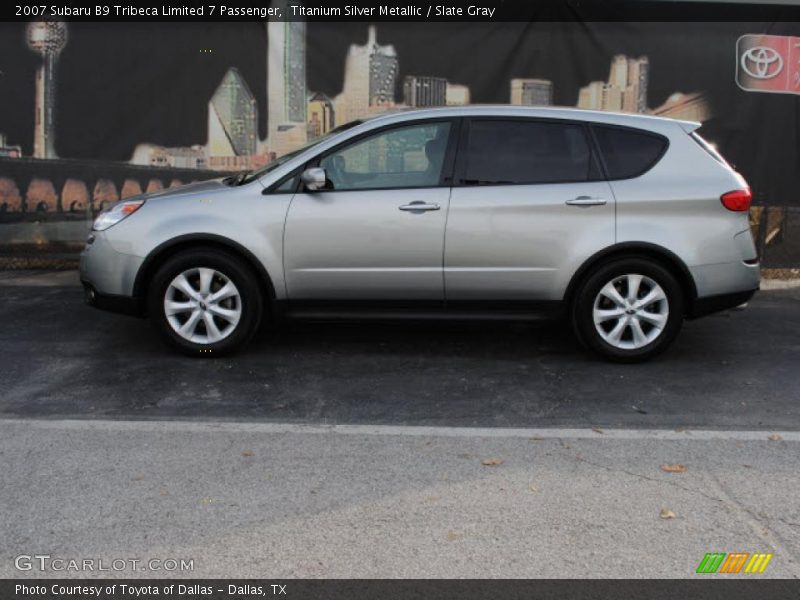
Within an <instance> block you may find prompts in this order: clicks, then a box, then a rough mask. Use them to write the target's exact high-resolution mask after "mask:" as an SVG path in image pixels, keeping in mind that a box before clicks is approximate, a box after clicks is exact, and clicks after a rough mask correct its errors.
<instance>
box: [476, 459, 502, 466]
mask: <svg viewBox="0 0 800 600" xmlns="http://www.w3.org/2000/svg"><path fill="white" fill-rule="evenodd" d="M481 464H482V465H483V466H484V467H496V466H498V465H502V464H503V459H502V458H484V459H483V460H482V461H481Z"/></svg>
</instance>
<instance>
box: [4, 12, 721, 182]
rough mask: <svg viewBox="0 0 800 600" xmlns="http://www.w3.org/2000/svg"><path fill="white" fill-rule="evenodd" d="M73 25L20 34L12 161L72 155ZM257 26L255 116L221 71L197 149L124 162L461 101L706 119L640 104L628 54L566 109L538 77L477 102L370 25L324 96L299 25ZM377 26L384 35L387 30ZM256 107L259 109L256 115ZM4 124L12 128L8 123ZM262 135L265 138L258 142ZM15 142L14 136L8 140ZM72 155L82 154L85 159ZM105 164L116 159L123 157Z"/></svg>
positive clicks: (278, 142)
mask: <svg viewBox="0 0 800 600" xmlns="http://www.w3.org/2000/svg"><path fill="white" fill-rule="evenodd" d="M74 25H75V24H70V25H67V24H65V23H58V24H56V23H48V24H47V25H46V26H45V25H44V24H41V23H38V24H37V23H34V24H32V25H31V26H29V27H28V28H27V30H26V42H27V45H28V47H29V48H30V49H31V50H34V51H35V52H36V53H38V54H39V55H40V56H41V60H40V64H39V65H38V66H35V67H34V70H35V72H36V75H35V86H34V87H35V94H36V95H35V97H34V105H35V106H34V110H33V111H31V112H32V113H33V114H31V118H33V117H34V114H35V115H36V118H35V123H34V124H33V126H34V135H33V146H34V148H33V151H32V152H30V151H27V152H26V150H27V148H26V147H29V146H30V144H29V143H26V142H25V140H24V138H25V137H27V136H19V135H14V134H13V133H11V134H9V133H7V132H6V131H5V130H4V129H0V135H1V136H4V137H3V138H2V139H3V140H4V143H5V147H7V148H9V149H12V148H17V147H18V148H19V152H20V153H21V154H22V155H33V156H36V157H39V158H55V157H56V156H61V157H66V158H69V157H72V156H73V154H71V153H69V152H68V148H66V149H65V148H64V147H65V146H68V144H65V143H61V144H56V143H54V139H55V137H56V133H55V132H56V130H57V124H56V120H57V118H58V116H59V115H61V116H62V118H63V116H65V115H63V113H64V112H66V111H65V110H64V109H63V106H62V103H61V102H60V101H59V100H60V98H59V97H58V96H59V95H64V94H65V90H64V88H65V87H67V86H64V85H63V84H62V83H61V80H62V79H65V78H66V79H69V78H70V77H71V76H72V73H71V72H69V71H66V69H68V67H65V66H64V65H59V68H58V69H56V65H58V63H59V62H61V61H60V60H59V58H60V55H61V54H62V53H63V51H64V49H65V47H66V46H67V45H68V39H69V37H71V36H68V35H67V32H66V30H67V28H68V27H70V28H71V27H73V26H74ZM84 25H85V24H84ZM362 28H363V26H362ZM266 29H267V35H266V46H267V51H266V55H267V60H266V61H265V62H266V65H265V67H266V68H265V71H266V73H265V74H264V76H263V77H264V79H265V80H266V82H267V90H270V91H267V93H266V94H265V96H266V98H267V102H266V104H267V106H266V107H263V106H262V107H261V110H259V104H260V103H259V96H260V94H258V93H257V92H258V90H256V93H254V87H253V85H252V84H249V83H248V80H247V79H248V78H247V76H246V75H243V74H242V70H241V68H240V67H238V66H235V65H231V66H230V67H229V68H228V69H227V71H226V73H225V74H224V75H223V77H222V78H221V80H220V81H219V82H218V86H217V88H216V89H215V91H214V92H213V93H212V94H211V95H210V98H209V99H208V100H207V102H208V118H207V123H206V127H205V129H206V140H205V141H204V142H203V141H199V140H197V139H196V138H197V137H198V136H197V134H195V136H194V137H195V139H194V140H187V142H190V143H185V144H182V145H180V146H164V145H163V144H159V143H158V142H157V141H156V140H153V141H148V140H145V139H142V140H139V141H138V143H137V144H136V146H135V147H134V148H133V149H132V150H131V151H130V153H129V156H128V158H127V159H128V160H131V161H132V162H135V163H141V162H142V161H144V160H145V159H146V157H147V156H149V155H151V164H154V165H156V164H159V163H164V161H167V162H176V163H182V164H186V165H187V166H188V165H189V164H191V163H193V162H195V161H198V160H199V161H200V162H201V163H203V160H202V158H200V154H198V153H197V150H198V149H199V147H200V146H202V147H203V152H204V154H205V155H206V156H207V157H208V158H212V157H218V158H222V157H226V156H227V157H231V156H239V157H245V156H257V155H265V156H266V157H267V160H268V159H269V158H270V157H271V156H274V155H276V154H277V155H280V154H283V153H285V152H286V151H288V150H290V149H292V148H293V147H296V146H297V145H299V144H301V143H305V141H307V140H308V139H313V138H314V137H316V136H318V135H322V134H324V133H325V132H326V131H328V130H330V129H331V128H333V127H335V126H337V125H341V124H342V123H345V122H347V121H349V120H352V119H355V118H361V117H365V116H369V115H371V114H376V113H379V112H383V111H386V110H391V109H398V108H405V107H424V106H441V105H448V104H449V105H459V104H468V103H470V102H471V101H476V102H501V103H511V104H522V105H551V104H559V105H567V106H569V105H571V106H579V107H581V108H594V109H602V110H624V111H630V112H641V113H652V114H664V115H665V116H673V117H676V118H699V119H701V120H704V119H705V118H707V117H708V115H709V112H710V107H709V103H708V100H707V98H706V97H705V96H703V94H702V92H698V91H696V90H690V91H689V93H688V94H687V93H685V92H683V91H681V90H674V93H672V94H670V96H669V97H668V98H667V99H666V101H664V102H661V103H660V104H659V105H657V106H655V107H654V108H651V107H650V106H649V105H648V87H649V86H650V65H649V57H648V56H646V55H645V56H639V57H636V56H628V55H626V54H623V53H620V54H616V55H614V56H612V57H611V59H610V61H609V62H610V64H609V66H607V72H608V74H607V76H605V77H603V78H602V79H600V78H598V79H594V80H591V81H587V82H585V85H583V86H582V87H580V88H579V89H578V92H577V98H576V99H575V101H573V102H564V96H566V95H567V94H563V93H562V94H561V95H560V98H558V99H557V98H556V94H555V89H554V88H555V85H554V82H553V81H552V80H551V79H547V78H545V77H538V76H537V77H512V78H510V79H508V80H507V81H506V82H504V83H505V85H501V86H500V87H501V88H505V92H506V93H505V98H502V94H498V91H499V90H496V91H495V93H494V94H493V95H492V98H480V97H478V95H476V94H475V93H474V91H473V90H472V89H471V87H470V85H469V84H465V83H461V82H458V81H453V80H452V78H448V77H446V76H441V75H435V74H431V73H428V72H426V71H424V67H423V71H421V72H417V73H408V74H405V75H402V76H401V72H400V65H401V61H402V57H401V56H400V55H399V53H398V52H397V50H396V48H395V45H394V44H393V43H392V42H393V40H392V39H388V37H387V39H385V40H383V39H382V40H380V41H379V40H378V31H379V30H378V27H376V26H375V25H370V26H368V27H366V29H367V40H366V43H359V42H358V41H353V42H352V43H351V44H349V47H348V49H347V52H346V56H345V60H344V63H345V64H344V66H343V69H342V76H341V78H340V81H341V84H340V88H341V89H340V92H339V93H338V94H329V93H326V92H325V91H316V90H314V89H313V88H312V86H311V85H309V82H308V78H307V77H306V72H307V66H306V63H307V55H308V54H309V51H308V49H307V48H308V45H309V41H311V45H312V47H313V46H314V43H313V40H309V38H308V36H307V25H306V23H303V22H272V23H269V24H267V26H266ZM386 29H389V30H392V29H394V27H386ZM46 31H51V32H52V36H51V37H52V38H53V40H57V41H52V42H44V41H42V40H43V38H45V37H46ZM83 33H84V34H85V33H86V32H85V31H84V32H83ZM79 39H80V38H79ZM270 40H272V41H270ZM320 49H321V50H323V51H324V49H322V48H320ZM214 51H215V49H214V48H208V49H204V48H201V49H199V53H200V54H204V53H208V54H212V53H213V52H214ZM312 54H313V53H312ZM4 74H5V73H4ZM251 79H252V77H251ZM4 83H6V82H4ZM206 85H207V83H206ZM481 95H484V94H481ZM573 95H574V94H573ZM498 96H500V98H498ZM197 100H200V99H198V98H197V97H196V96H194V95H192V98H191V99H190V100H189V99H187V101H190V102H196V101H197ZM558 100H561V101H560V102H559V101H558ZM261 104H263V102H261ZM121 108H122V106H121ZM264 108H267V110H266V111H265V110H263V109H264ZM270 115H274V118H270ZM14 121H15V122H19V121H18V120H17V119H14ZM0 126H1V125H0ZM265 129H266V135H262V132H264V130H265ZM12 130H13V127H12ZM234 130H235V131H234ZM242 136H245V137H248V138H249V141H247V142H245V141H243V140H242ZM17 137H22V138H23V139H22V140H17V139H15V138H17ZM234 140H235V141H234ZM198 142H199V143H198ZM57 148H58V151H57ZM192 150H194V152H193V151H192ZM77 156H78V157H83V156H85V154H84V153H81V154H79V155H77ZM94 158H105V157H101V156H95V157H94ZM110 158H113V159H116V160H126V158H125V157H123V156H114V157H110ZM211 162H214V161H211ZM216 162H218V163H219V164H218V165H214V164H209V166H210V167H211V168H216V167H221V168H223V169H224V168H228V169H233V168H237V167H239V166H243V167H246V166H247V164H246V163H247V161H242V160H240V161H230V160H229V161H227V162H226V163H222V162H221V161H216ZM205 163H207V164H208V163H209V161H208V160H206V161H205ZM199 166H202V164H201V165H199Z"/></svg>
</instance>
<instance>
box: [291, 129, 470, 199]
mask: <svg viewBox="0 0 800 600" xmlns="http://www.w3.org/2000/svg"><path fill="white" fill-rule="evenodd" d="M462 120H463V119H462V118H461V117H431V118H423V119H412V120H408V121H399V122H397V123H391V124H388V125H385V126H383V127H376V128H374V129H370V130H369V131H364V132H363V133H360V134H358V135H356V136H353V137H351V138H348V139H346V140H344V141H342V142H341V143H339V144H336V145H335V146H333V147H331V148H328V149H327V150H325V151H324V152H321V153H319V154H318V155H316V156H314V157H313V158H311V159H309V160H308V162H306V164H305V165H303V167H302V168H301V169H300V172H301V173H302V171H304V170H305V169H310V168H313V167H317V166H319V163H320V161H322V159H323V158H325V157H327V156H330V155H331V154H334V153H335V152H337V151H338V150H340V149H342V148H345V147H347V146H350V145H352V144H355V143H358V142H360V141H361V140H363V139H365V138H368V137H372V136H374V135H380V134H382V133H384V132H386V131H391V130H393V129H405V128H407V127H413V126H415V125H434V124H437V123H449V124H450V132H449V134H448V135H449V138H448V141H447V149H446V150H445V154H444V160H443V161H442V172H441V174H440V175H439V182H438V183H437V184H436V185H417V186H397V187H374V188H358V189H347V190H335V189H334V190H326V189H322V190H306V189H305V186H303V185H302V182H301V181H300V182H299V183H298V188H297V190H296V191H295V193H306V194H329V193H354V192H379V191H391V190H424V189H435V188H443V187H446V188H449V187H451V185H452V182H453V167H454V163H455V158H456V145H457V142H458V139H459V136H460V131H461V122H462Z"/></svg>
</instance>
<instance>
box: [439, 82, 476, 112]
mask: <svg viewBox="0 0 800 600" xmlns="http://www.w3.org/2000/svg"><path fill="white" fill-rule="evenodd" d="M445 97H446V98H445V103H446V104H447V106H463V105H464V104H469V101H470V93H469V88H468V87H467V86H466V85H461V84H460V83H450V82H449V81H448V82H447V89H446V91H445Z"/></svg>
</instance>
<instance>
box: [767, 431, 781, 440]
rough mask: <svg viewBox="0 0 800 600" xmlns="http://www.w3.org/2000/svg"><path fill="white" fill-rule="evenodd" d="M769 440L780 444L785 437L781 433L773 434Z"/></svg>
mask: <svg viewBox="0 0 800 600" xmlns="http://www.w3.org/2000/svg"><path fill="white" fill-rule="evenodd" d="M767 439H768V440H769V441H771V442H780V441H781V440H782V439H783V436H782V435H781V434H779V433H773V434H772V435H771V436H769V437H768V438H767Z"/></svg>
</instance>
